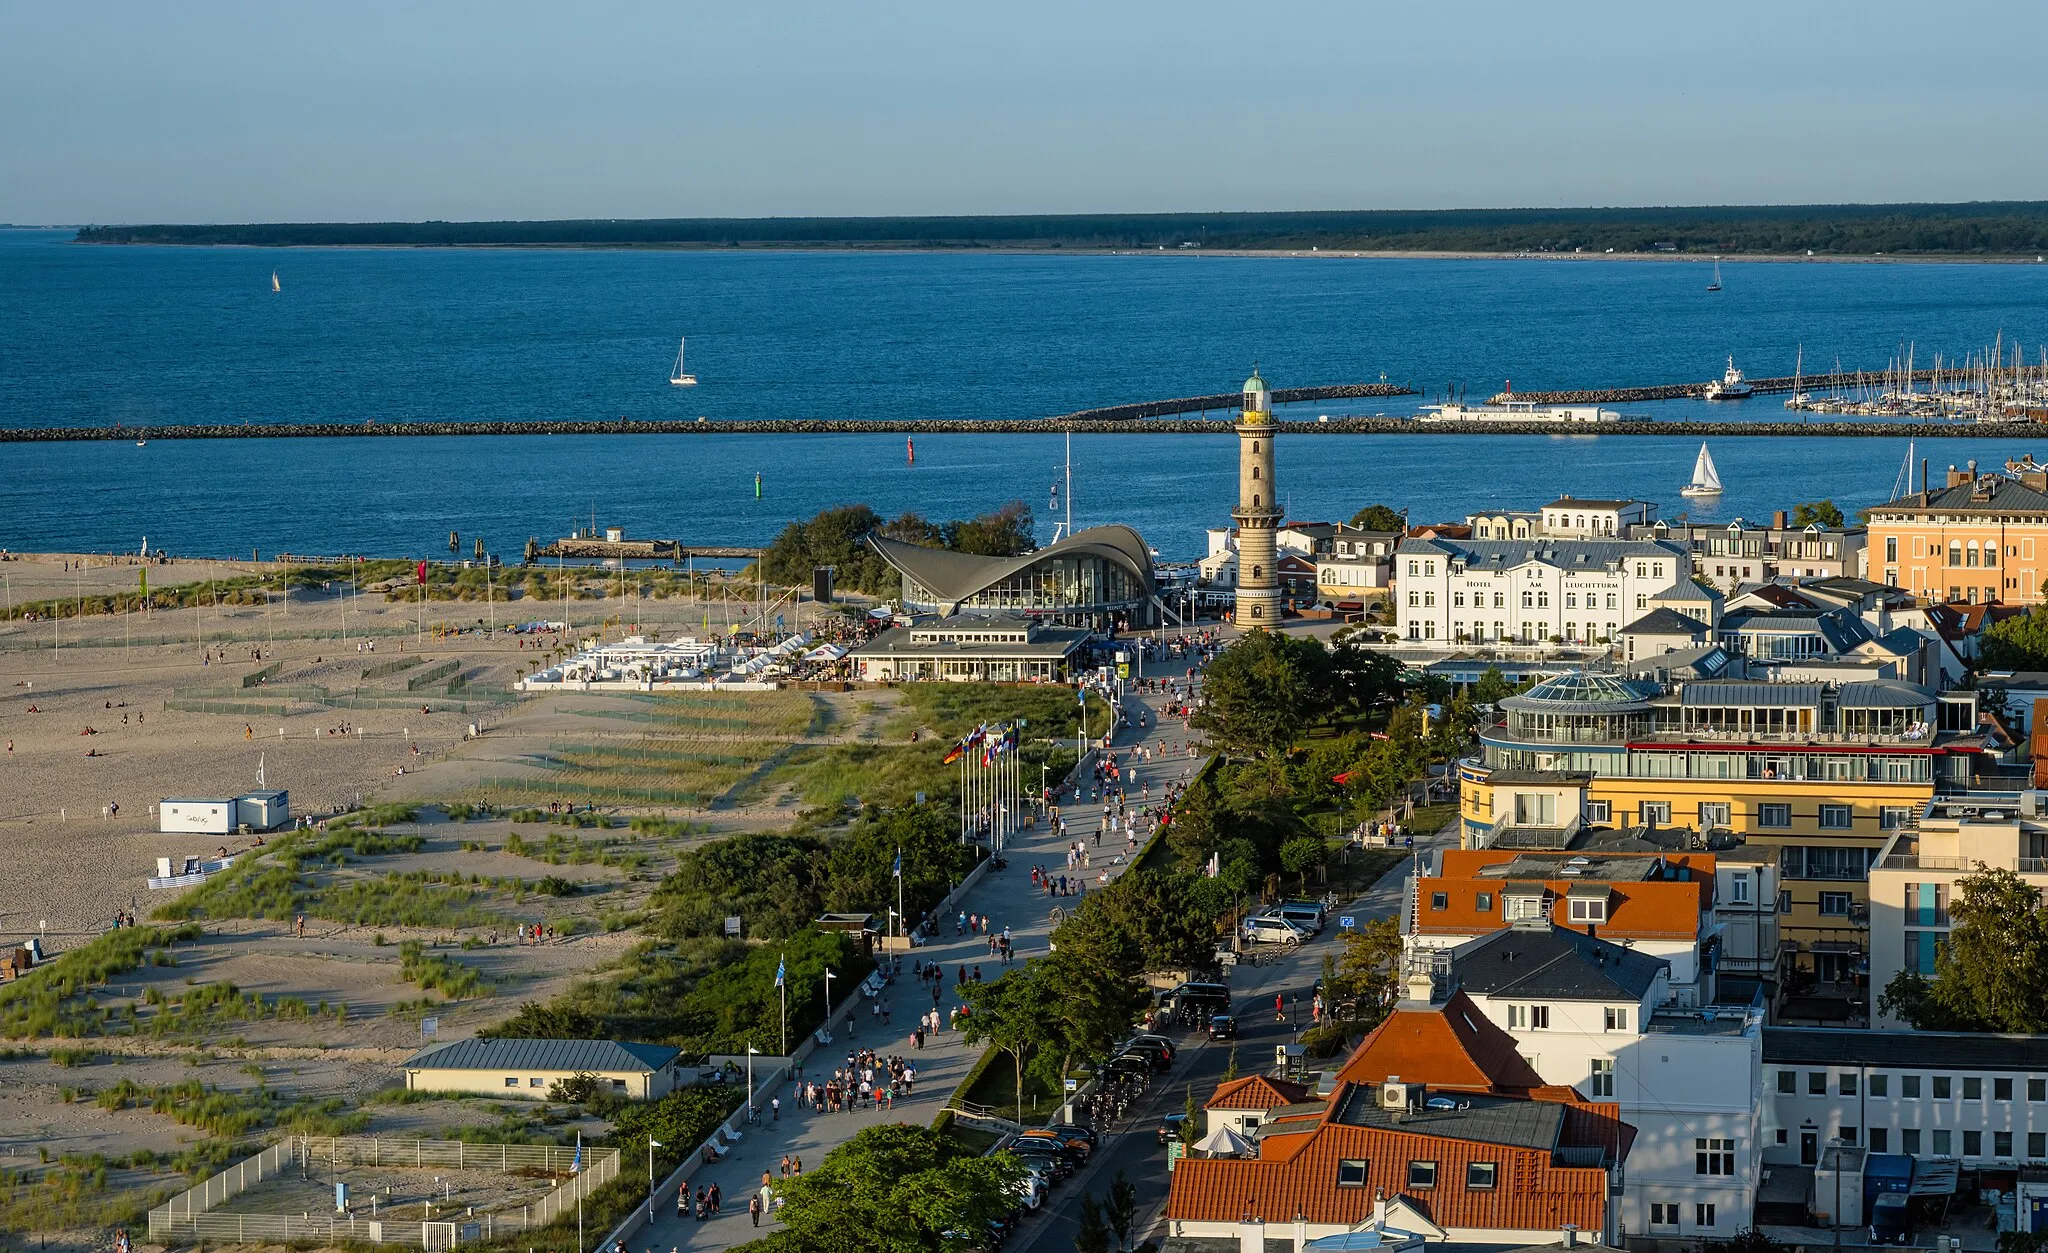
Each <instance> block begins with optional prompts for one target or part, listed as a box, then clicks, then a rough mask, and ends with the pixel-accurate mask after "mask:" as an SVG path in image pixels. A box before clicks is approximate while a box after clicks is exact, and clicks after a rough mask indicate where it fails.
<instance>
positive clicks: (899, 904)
mask: <svg viewBox="0 0 2048 1253" xmlns="http://www.w3.org/2000/svg"><path fill="white" fill-rule="evenodd" d="M896 928H897V930H896V934H897V936H898V937H899V938H901V936H902V935H903V929H902V928H903V846H902V845H901V844H898V845H897V846H896Z"/></svg>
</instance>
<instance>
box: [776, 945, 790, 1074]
mask: <svg viewBox="0 0 2048 1253" xmlns="http://www.w3.org/2000/svg"><path fill="white" fill-rule="evenodd" d="M788 979H789V958H788V957H787V956H783V957H778V958H776V959H775V991H776V993H777V995H779V996H780V997H781V998H782V1055H783V1056H784V1057H788V1056H789V983H788Z"/></svg>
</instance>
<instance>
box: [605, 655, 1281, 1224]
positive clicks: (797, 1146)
mask: <svg viewBox="0 0 2048 1253" xmlns="http://www.w3.org/2000/svg"><path fill="white" fill-rule="evenodd" d="M1184 668H1185V663H1183V664H1182V667H1181V669H1184ZM1168 672H1169V671H1168V670H1159V671H1157V673H1160V674H1165V673H1168ZM1171 672H1172V673H1179V672H1180V669H1172V670H1171ZM1141 705H1142V706H1144V707H1145V709H1146V719H1145V726H1144V727H1143V728H1142V729H1140V728H1135V727H1134V728H1130V729H1128V730H1125V731H1123V732H1121V733H1120V734H1119V735H1118V736H1117V738H1116V741H1115V743H1116V746H1117V748H1118V749H1119V750H1122V749H1124V748H1127V747H1131V746H1136V745H1144V746H1145V747H1147V748H1149V749H1152V750H1154V751H1155V752H1156V754H1157V759H1156V760H1154V761H1153V762H1150V763H1145V764H1140V765H1139V767H1138V772H1139V780H1140V782H1142V783H1145V784H1149V785H1150V786H1151V789H1152V794H1153V795H1154V796H1155V797H1156V796H1158V795H1159V794H1160V792H1161V790H1162V784H1170V783H1172V782H1174V781H1176V780H1184V779H1186V778H1188V777H1191V776H1192V775H1193V773H1194V772H1195V770H1196V769H1198V768H1199V767H1200V765H1201V759H1199V758H1191V757H1189V756H1188V755H1187V743H1188V737H1187V735H1186V733H1185V732H1184V731H1183V730H1182V729H1181V725H1180V723H1179V721H1178V720H1173V719H1169V720H1167V723H1166V725H1164V726H1162V725H1161V723H1160V719H1159V718H1158V717H1157V714H1156V710H1155V709H1153V707H1152V704H1151V703H1150V702H1148V701H1146V700H1143V699H1141V698H1138V697H1135V696H1134V697H1130V698H1127V700H1126V702H1125V708H1126V710H1127V711H1128V712H1135V711H1136V710H1137V708H1138V707H1139V706H1141ZM1086 810H1087V806H1086V805H1085V804H1083V805H1081V806H1079V807H1077V808H1075V809H1071V810H1069V812H1068V827H1069V829H1070V831H1071V833H1072V835H1071V838H1077V839H1078V838H1084V829H1083V823H1082V819H1083V817H1084V816H1085V812H1086ZM1088 830H1090V831H1092V825H1090V826H1089V828H1088ZM1065 849H1066V841H1064V840H1062V839H1060V837H1059V835H1058V833H1057V831H1054V830H1049V829H1048V828H1047V827H1046V826H1044V825H1040V826H1039V827H1037V828H1036V829H1034V830H1032V831H1028V832H1025V833H1023V835H1022V836H1020V837H1019V838H1017V839H1014V840H1012V841H1011V842H1010V844H1009V846H1008V848H1007V849H1006V850H1005V852H1006V855H1007V856H1008V857H1009V859H1010V865H1009V868H1008V869H1006V870H1002V871H994V872H991V873H990V874H988V875H987V876H986V877H984V878H983V879H982V880H981V881H980V882H978V883H977V884H975V886H974V887H973V888H971V889H969V891H968V894H967V896H966V898H965V899H964V900H963V901H962V903H961V905H960V908H961V909H962V910H963V911H965V912H968V913H985V914H987V915H989V916H990V917H991V918H992V919H993V926H994V929H995V930H997V931H1000V930H1001V929H1002V928H1003V927H1005V926H1007V927H1009V928H1010V930H1011V936H1012V939H1013V942H1014V944H1015V949H1016V954H1017V956H1018V958H1019V959H1028V958H1030V957H1032V956H1035V955H1038V954H1042V953H1044V952H1045V945H1046V933H1047V932H1048V931H1049V930H1050V929H1051V922H1050V917H1051V910H1052V907H1054V906H1055V905H1064V906H1067V907H1072V906H1073V905H1074V904H1075V903H1076V901H1075V900H1074V899H1072V898H1058V899H1056V898H1049V897H1047V896H1045V895H1044V894H1043V893H1041V892H1039V891H1038V890H1037V889H1035V888H1033V887H1032V886H1031V868H1032V867H1033V866H1034V865H1035V866H1040V867H1044V868H1047V869H1049V870H1050V871H1052V872H1053V873H1055V874H1057V873H1060V872H1061V871H1062V870H1064V868H1065V866H1066V858H1065ZM1109 852H1110V850H1109V848H1108V847H1107V845H1105V846H1104V848H1103V849H1102V850H1100V851H1099V852H1098V853H1097V854H1096V856H1095V859H1094V864H1095V868H1096V869H1100V868H1101V867H1102V865H1103V862H1104V855H1106V854H1108V853H1109ZM1111 869H1112V872H1113V874H1112V877H1114V876H1115V874H1120V873H1121V872H1122V871H1123V869H1124V867H1123V866H1122V865H1115V866H1112V867H1111ZM948 930H949V931H950V927H949V928H948ZM917 955H918V956H919V957H920V958H923V959H925V960H937V961H938V962H939V963H940V964H941V965H942V966H944V967H945V968H946V969H947V970H949V971H952V970H956V969H957V968H958V967H960V966H962V965H965V966H967V967H968V968H970V969H972V968H973V967H975V966H976V965H979V966H980V967H981V969H982V973H983V975H984V977H986V978H991V979H992V978H995V977H996V976H997V975H998V974H1000V973H1001V969H1002V968H1001V966H1000V965H999V964H998V963H997V962H995V961H994V960H993V959H992V958H991V957H990V956H989V952H988V942H987V940H986V938H984V937H978V936H964V937H955V936H952V935H950V934H947V935H943V936H942V937H941V938H940V939H939V940H938V941H936V942H934V943H932V944H930V945H927V946H925V947H923V948H920V949H919V950H918V953H917ZM951 984H952V980H951V979H950V978H948V980H947V986H948V987H949V988H950V986H951ZM918 986H919V985H918V984H917V982H916V981H915V980H914V979H910V978H904V979H901V980H898V981H897V983H896V984H894V985H893V986H891V987H890V988H889V990H888V991H887V992H886V993H884V995H883V998H882V999H883V1003H884V1004H885V1005H887V1006H889V1008H890V1009H891V1011H892V1017H893V1019H894V1022H893V1023H892V1025H890V1026H889V1027H888V1028H886V1029H878V1028H877V1027H876V1026H875V1025H874V1022H873V1020H872V1019H870V1018H868V1016H867V1015H866V1013H865V1011H862V1012H861V1013H860V1014H859V1015H858V1016H859V1017H861V1018H862V1019H863V1020H864V1021H863V1022H862V1023H861V1025H860V1027H859V1028H858V1029H857V1032H856V1033H855V1034H853V1035H852V1036H851V1037H848V1036H846V1035H842V1036H841V1037H840V1039H839V1040H838V1041H837V1042H836V1043H837V1044H842V1045H845V1046H846V1047H847V1048H848V1049H853V1048H859V1047H873V1048H878V1049H879V1050H881V1051H883V1052H884V1053H885V1054H886V1053H897V1054H900V1055H902V1056H903V1057H905V1058H907V1059H909V1060H910V1061H911V1062H912V1063H913V1064H914V1065H916V1067H917V1071H918V1077H917V1084H916V1095H915V1096H914V1097H912V1098H910V1099H909V1100H904V1101H899V1102H897V1105H896V1108H895V1109H894V1110H890V1111H876V1110H862V1111H859V1112H856V1113H840V1114H804V1113H798V1112H796V1110H795V1102H794V1101H793V1100H792V1099H791V1088H790V1085H788V1084H785V1085H784V1086H783V1087H782V1089H781V1090H780V1095H781V1098H782V1116H781V1118H780V1120H779V1121H774V1122H771V1121H769V1118H768V1115H767V1114H766V1113H765V1112H764V1113H763V1115H762V1121H761V1122H760V1123H758V1124H757V1125H756V1126H755V1127H754V1128H753V1129H752V1130H750V1131H748V1132H747V1133H746V1135H745V1136H744V1138H743V1139H742V1141H741V1143H740V1147H739V1148H737V1149H735V1150H734V1151H733V1153H732V1154H731V1155H730V1156H729V1157H728V1158H726V1159H725V1160H724V1161H721V1162H719V1163H717V1164H716V1165H712V1166H705V1167H702V1168H700V1169H699V1170H697V1171H696V1172H695V1173H693V1174H692V1176H691V1177H690V1179H689V1182H688V1184H686V1185H685V1186H694V1185H697V1184H704V1185H709V1184H711V1183H714V1182H715V1183H717V1185H718V1187H719V1191H720V1192H721V1193H722V1194H723V1211H724V1212H723V1213H721V1214H720V1215H719V1216H717V1217H715V1218H711V1219H708V1220H706V1221H703V1222H698V1221H696V1220H695V1219H679V1218H677V1217H676V1195H675V1193H674V1192H673V1191H668V1192H663V1193H661V1194H660V1195H659V1196H657V1197H656V1198H655V1200H654V1208H655V1222H654V1225H653V1227H652V1229H649V1228H647V1227H641V1228H639V1229H638V1230H636V1231H635V1232H633V1233H632V1234H631V1235H629V1236H628V1237H627V1243H628V1245H629V1246H630V1247H633V1248H652V1249H657V1250H658V1249H702V1250H713V1249H726V1248H731V1247H732V1246H734V1245H736V1244H743V1243H745V1242H746V1241H748V1240H751V1239H753V1238H754V1237H755V1236H757V1235H759V1234H760V1232H759V1231H756V1230H755V1228H754V1227H753V1225H752V1223H751V1222H750V1221H749V1217H748V1214H747V1199H748V1196H749V1194H750V1193H751V1192H753V1191H754V1190H756V1189H758V1188H759V1187H760V1186H761V1176H762V1173H763V1171H767V1172H769V1174H770V1176H771V1186H772V1179H773V1178H775V1177H778V1176H779V1174H780V1164H781V1159H782V1158H783V1156H784V1155H790V1156H793V1157H797V1158H801V1159H802V1161H803V1164H804V1165H805V1166H806V1167H815V1166H816V1165H817V1164H818V1163H819V1162H821V1161H823V1160H824V1158H825V1154H826V1153H828V1152H830V1151H831V1150H832V1149H834V1148H837V1147H838V1146H839V1145H841V1144H844V1143H845V1142H846V1141H847V1140H849V1139H851V1138H853V1136H854V1135H855V1133H857V1132H859V1131H860V1130H862V1129H863V1128H865V1127H871V1126H878V1125H885V1124H889V1123H915V1124H929V1123H930V1122H931V1121H932V1119H933V1118H934V1117H935V1116H937V1114H938V1112H939V1110H940V1109H941V1108H942V1107H943V1106H944V1105H945V1103H946V1101H947V1099H948V1098H950V1097H951V1096H952V1095H953V1092H954V1090H955V1089H956V1088H957V1087H958V1086H959V1085H960V1082H961V1080H963V1079H964V1078H965V1077H966V1075H967V1071H968V1070H969V1069H970V1068H971V1067H972V1066H973V1064H974V1062H975V1060H976V1059H977V1058H978V1057H979V1056H980V1053H981V1050H979V1049H970V1048H968V1047H966V1046H965V1045H964V1044H962V1043H961V1041H960V1039H959V1037H958V1036H955V1035H953V1034H952V1033H950V1032H942V1033H940V1035H939V1036H938V1037H937V1039H936V1040H935V1041H934V1042H932V1043H931V1044H929V1045H927V1047H926V1048H925V1050H924V1051H923V1052H914V1051H913V1050H912V1049H911V1047H910V1042H909V1035H910V1029H911V1027H913V1026H914V1025H915V1024H916V1020H917V1015H918V1014H920V1013H922V1012H923V1011H925V1010H928V1009H930V1008H931V1007H932V1002H931V998H930V994H929V993H924V992H921V991H919V990H918ZM956 1004H958V1000H957V998H955V997H953V996H952V995H951V994H950V993H948V994H947V995H946V997H945V1000H944V1002H943V1004H942V1005H941V1012H945V1011H948V1010H950V1009H951V1008H952V1007H953V1006H954V1005H956ZM1304 1012H1306V1011H1304ZM883 1041H886V1043H883ZM836 1052H837V1050H836V1049H835V1050H833V1051H831V1052H828V1051H825V1050H820V1051H818V1052H817V1053H814V1054H813V1055H812V1057H811V1059H810V1060H809V1062H808V1063H807V1064H806V1066H805V1069H804V1073H805V1074H806V1075H807V1076H809V1077H811V1078H815V1079H823V1078H824V1077H825V1076H826V1075H829V1074H830V1073H831V1070H832V1068H833V1066H835V1065H837V1064H840V1060H843V1058H835V1056H834V1054H835V1053H836ZM770 1225H771V1224H770V1223H769V1222H768V1220H765V1219H764V1220H763V1222H762V1227H761V1230H767V1229H768V1228H769V1226H770ZM600 1234H601V1233H600ZM1048 1247H1050V1246H1048Z"/></svg>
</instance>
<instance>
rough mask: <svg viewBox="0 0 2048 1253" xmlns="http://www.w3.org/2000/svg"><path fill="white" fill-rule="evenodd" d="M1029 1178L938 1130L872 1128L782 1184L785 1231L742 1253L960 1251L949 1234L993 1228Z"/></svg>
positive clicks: (1005, 1159)
mask: <svg viewBox="0 0 2048 1253" xmlns="http://www.w3.org/2000/svg"><path fill="white" fill-rule="evenodd" d="M1023 1175H1024V1169H1023V1167H1022V1166H1020V1165H1019V1164H1018V1163H1017V1160H1016V1159H1015V1158H1013V1157H1011V1156H1010V1155H1009V1154H1007V1153H999V1154H996V1155H995V1156H993V1157H980V1156H977V1155H975V1154H973V1153H972V1152H970V1151H969V1150H968V1149H966V1148H965V1147H964V1146H963V1145H961V1144H960V1143H959V1142H958V1141H956V1140H953V1139H952V1138H950V1137H948V1136H946V1135H943V1134H941V1133H939V1132H936V1131H933V1130H932V1129H931V1128H929V1127H921V1126H913V1125H908V1124H903V1123H897V1124H893V1125H888V1126H880V1127H868V1128H866V1129H864V1130H862V1131H861V1132H860V1133H859V1134H857V1135H855V1136H854V1137H853V1139H851V1140H849V1141H847V1142H846V1143H845V1144H842V1145H840V1146H839V1147H838V1148H836V1149H834V1150H832V1151H831V1152H830V1153H827V1154H826V1155H825V1160H824V1161H823V1162H821V1163H820V1164H819V1165H818V1166H817V1167H816V1168H814V1169H812V1170H807V1171H805V1172H804V1173H803V1174H802V1175H800V1176H798V1177H797V1178H794V1179H791V1180H788V1181H786V1182H784V1183H783V1184H781V1185H780V1186H779V1187H778V1189H777V1190H778V1192H780V1193H781V1195H782V1196H783V1197H784V1200H785V1203H784V1206H783V1210H782V1224H783V1226H782V1229H781V1230H779V1231H777V1232H775V1233H774V1234H773V1235H771V1236H769V1237H767V1238H766V1239H763V1240H758V1241H754V1242H753V1243H751V1244H747V1245H743V1246H741V1247H742V1248H745V1249H748V1250H750V1251H754V1250H758V1251H759V1253H839V1251H840V1250H844V1249H848V1248H858V1249H863V1250H876V1251H877V1253H939V1251H940V1250H943V1249H948V1248H950V1247H953V1246H952V1245H951V1244H950V1243H949V1241H948V1239H947V1237H946V1236H945V1234H944V1233H946V1232H948V1231H981V1230H985V1229H986V1228H987V1225H988V1223H989V1222H990V1221H991V1220H993V1219H998V1218H1001V1217H1003V1216H1004V1215H1006V1214H1008V1213H1009V1212H1010V1209H1011V1207H1012V1206H1013V1205H1014V1204H1015V1197H1016V1189H1017V1185H1018V1183H1019V1181H1020V1180H1021V1179H1022V1178H1023Z"/></svg>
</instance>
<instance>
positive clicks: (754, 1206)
mask: <svg viewBox="0 0 2048 1253" xmlns="http://www.w3.org/2000/svg"><path fill="white" fill-rule="evenodd" d="M747 1217H749V1218H751V1219H753V1220H754V1225H755V1226H756V1227H758V1226H760V1225H761V1196H760V1194H759V1193H755V1194H754V1195H753V1196H752V1197H750V1198H748V1200H747Z"/></svg>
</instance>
